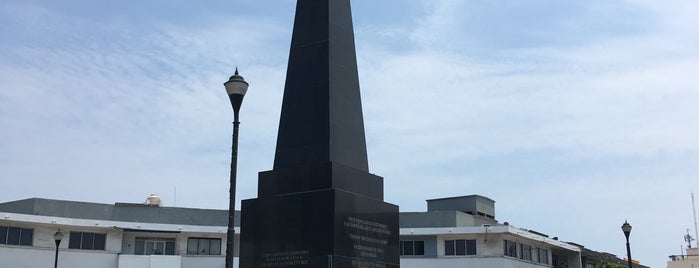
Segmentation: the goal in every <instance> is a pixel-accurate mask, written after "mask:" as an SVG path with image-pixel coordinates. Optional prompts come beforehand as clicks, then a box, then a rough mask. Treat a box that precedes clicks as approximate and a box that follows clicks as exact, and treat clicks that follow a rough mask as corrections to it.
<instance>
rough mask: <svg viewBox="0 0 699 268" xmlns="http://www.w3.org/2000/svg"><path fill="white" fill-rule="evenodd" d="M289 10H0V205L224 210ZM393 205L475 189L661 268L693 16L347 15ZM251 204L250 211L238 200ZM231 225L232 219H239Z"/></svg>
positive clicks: (405, 5)
mask: <svg viewBox="0 0 699 268" xmlns="http://www.w3.org/2000/svg"><path fill="white" fill-rule="evenodd" d="M294 8H295V1H292V0H229V1H206V2H197V1H164V0H162V1H87V0H84V1H77V0H75V1H71V0H66V1H31V0H22V1H15V0H6V1H3V4H2V5H0V50H1V51H3V53H1V54H0V84H2V87H1V88H0V152H1V153H0V181H1V182H2V183H3V184H4V185H6V187H4V189H11V190H10V191H8V190H5V191H3V194H2V196H0V202H4V201H10V200H17V199H21V198H29V197H44V198H56V199H68V200H80V201H89V202H103V203H114V202H142V201H143V200H145V197H146V196H147V195H148V194H151V193H158V194H160V195H161V196H162V197H163V201H164V202H165V204H166V205H174V204H175V189H176V192H177V194H176V205H177V206H186V207H203V208H226V206H227V199H226V198H227V196H228V195H227V187H228V184H227V183H228V168H229V166H228V165H229V161H230V135H231V133H232V129H231V124H230V122H231V121H232V111H231V108H230V104H229V103H228V100H227V98H226V96H225V91H224V89H223V86H222V83H223V82H224V81H226V80H227V79H228V77H229V76H230V75H231V73H232V72H233V70H234V68H235V66H238V67H239V68H240V71H241V74H242V75H243V76H245V78H246V80H247V81H249V82H250V84H251V85H250V90H249V93H248V95H247V96H246V99H245V102H244V104H243V109H242V114H241V121H242V125H241V137H240V142H241V144H240V157H239V161H240V162H239V166H240V170H239V185H238V198H239V200H240V199H247V198H253V197H255V195H256V189H257V179H256V178H257V172H259V171H265V170H269V169H271V167H272V161H273V155H274V146H275V139H276V133H277V124H278V120H279V111H280V107H281V97H282V92H283V88H284V76H285V72H286V64H287V57H288V51H289V43H290V38H291V26H292V23H293V15H294ZM353 12H354V14H353V15H354V20H355V34H356V42H357V53H358V63H359V73H360V80H361V81H360V83H361V86H362V97H363V106H364V117H365V124H366V134H367V143H368V152H369V160H370V163H369V165H370V169H371V171H372V172H373V173H376V174H378V175H381V176H383V177H384V178H385V194H386V200H387V201H388V202H391V203H395V204H398V205H400V207H401V210H402V211H423V210H425V209H426V206H425V201H424V200H425V199H430V198H438V197H446V196H458V195H467V194H481V195H485V196H488V197H490V198H493V199H495V200H496V201H497V203H496V216H497V218H498V219H499V220H500V221H508V222H510V223H511V224H513V225H515V226H518V227H523V228H529V229H533V230H537V231H540V232H544V233H548V234H550V235H552V236H558V237H560V238H561V239H562V240H565V241H573V242H576V243H579V244H583V245H586V246H587V247H589V248H592V249H595V250H600V251H607V252H610V253H614V254H617V255H619V256H623V255H624V254H625V245H624V241H623V234H622V233H621V230H620V228H619V227H620V226H621V224H622V223H623V222H624V220H625V219H628V220H629V222H630V223H631V224H632V225H633V226H634V229H633V232H632V250H633V256H634V258H636V259H639V260H640V261H641V262H642V263H644V264H646V265H650V266H652V267H665V261H666V260H667V256H668V255H671V254H679V253H680V252H679V249H680V245H682V244H683V243H682V235H683V234H684V233H685V232H686V229H687V228H690V227H691V226H692V217H691V212H692V211H691V202H690V193H691V192H695V193H699V180H698V179H697V176H699V175H698V174H699V139H698V138H697V137H699V122H698V120H699V119H698V118H699V105H697V102H699V76H697V70H699V16H696V14H699V4H698V3H696V2H694V1H662V2H660V1H466V0H432V1H417V0H378V1H359V0H355V1H354V2H353ZM238 204H239V203H238ZM238 208H239V205H238Z"/></svg>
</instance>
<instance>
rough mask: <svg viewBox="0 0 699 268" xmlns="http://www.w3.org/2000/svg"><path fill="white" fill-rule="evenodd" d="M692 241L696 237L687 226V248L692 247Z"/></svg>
mask: <svg viewBox="0 0 699 268" xmlns="http://www.w3.org/2000/svg"><path fill="white" fill-rule="evenodd" d="M692 241H694V237H692V235H690V234H689V228H687V234H686V235H685V236H684V242H687V249H691V248H692Z"/></svg>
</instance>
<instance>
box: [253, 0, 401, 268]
mask: <svg viewBox="0 0 699 268" xmlns="http://www.w3.org/2000/svg"><path fill="white" fill-rule="evenodd" d="M257 195H258V197H257V198H255V199H249V200H244V201H243V204H242V217H241V245H240V267H241V268H262V267H314V268H315V267H323V268H330V267H334V268H345V267H347V268H350V267H367V268H385V267H388V268H395V267H399V266H400V264H399V247H398V244H399V243H398V235H399V233H398V232H399V229H398V228H399V227H398V207H397V206H395V205H392V204H389V203H386V202H383V178H381V177H379V176H376V175H373V174H370V173H369V168H368V161H367V152H366V141H365V137H364V120H363V116H362V105H361V96H360V92H359V78H358V74H357V59H356V52H355V45H354V30H353V26H352V13H351V7H350V1H349V0H298V1H297V5H296V18H295V22H294V32H293V37H292V41H291V51H290V54H289V65H288V69H287V77H286V86H285V88H284V99H283V103H282V112H281V118H280V122H279V133H278V137H277V148H276V155H275V158H274V168H273V170H271V171H266V172H260V174H259V178H258V194H257Z"/></svg>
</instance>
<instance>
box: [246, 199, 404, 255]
mask: <svg viewBox="0 0 699 268" xmlns="http://www.w3.org/2000/svg"><path fill="white" fill-rule="evenodd" d="M398 232H399V229H398V207H397V206H395V205H392V204H389V203H385V202H383V201H381V200H376V199H372V198H369V197H366V196H363V195H358V194H355V193H352V192H347V191H343V190H340V189H324V190H317V191H309V192H301V193H292V194H284V195H276V196H269V197H265V198H256V199H249V200H243V204H242V217H241V236H240V239H241V242H240V244H241V245H240V250H241V251H240V267H241V268H268V267H290V268H293V267H304V268H307V267H308V268H310V267H312V268H398V267H400V258H399V243H398V237H399V233H398Z"/></svg>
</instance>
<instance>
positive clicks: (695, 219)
mask: <svg viewBox="0 0 699 268" xmlns="http://www.w3.org/2000/svg"><path fill="white" fill-rule="evenodd" d="M692 211H693V212H694V237H699V234H697V208H696V207H695V206H694V193H692ZM690 245H691V242H690ZM690 247H691V246H690ZM697 247H698V248H699V241H697Z"/></svg>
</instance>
